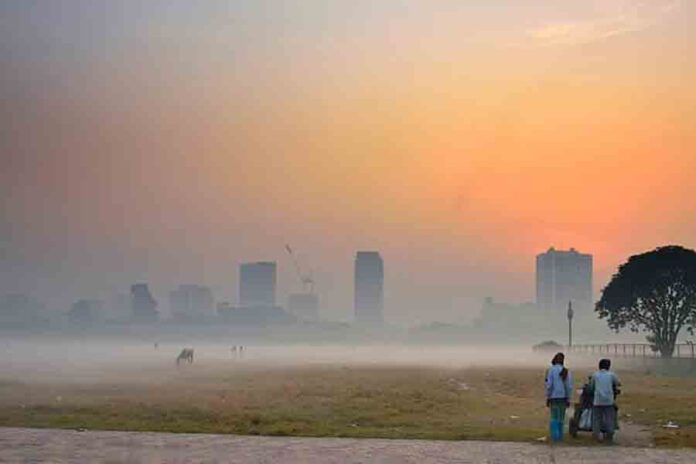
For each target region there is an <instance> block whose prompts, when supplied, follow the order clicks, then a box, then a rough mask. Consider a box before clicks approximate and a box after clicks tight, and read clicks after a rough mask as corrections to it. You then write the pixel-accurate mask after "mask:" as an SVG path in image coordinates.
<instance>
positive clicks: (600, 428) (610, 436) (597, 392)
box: [590, 359, 621, 443]
mask: <svg viewBox="0 0 696 464" xmlns="http://www.w3.org/2000/svg"><path fill="white" fill-rule="evenodd" d="M610 368H611V361H610V360H608V359H602V360H601V361H599V370H598V371H597V372H595V373H594V374H592V380H591V381H590V388H591V389H592V391H593V392H594V400H593V402H592V436H593V437H594V438H595V440H599V439H600V436H601V434H604V440H605V441H607V442H609V443H611V442H612V441H613V440H614V430H615V429H616V403H615V397H616V393H617V391H618V388H619V386H620V385H621V382H619V378H618V377H617V376H616V374H614V373H613V372H611V371H610V370H609V369H610Z"/></svg>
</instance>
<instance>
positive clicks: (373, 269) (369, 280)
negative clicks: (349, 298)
mask: <svg viewBox="0 0 696 464" xmlns="http://www.w3.org/2000/svg"><path fill="white" fill-rule="evenodd" d="M353 298H354V309H355V322H356V323H357V324H359V325H362V326H373V327H380V326H382V325H383V324H384V263H383V262H382V257H381V256H380V255H379V252H376V251H358V253H357V254H356V255H355V290H354V294H353Z"/></svg>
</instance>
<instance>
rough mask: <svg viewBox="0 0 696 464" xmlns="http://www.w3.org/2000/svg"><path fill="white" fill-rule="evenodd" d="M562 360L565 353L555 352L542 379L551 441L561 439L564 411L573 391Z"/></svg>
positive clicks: (568, 373)
mask: <svg viewBox="0 0 696 464" xmlns="http://www.w3.org/2000/svg"><path fill="white" fill-rule="evenodd" d="M564 362H565V355H564V354H563V353H556V355H555V356H554V357H553V359H552V360H551V367H549V368H548V369H547V371H546V379H545V381H544V386H545V392H546V406H547V407H548V408H549V435H550V438H551V441H552V442H556V441H561V440H563V428H564V424H565V413H566V409H567V408H568V406H570V397H571V394H572V392H573V380H572V378H571V376H570V372H569V371H568V369H566V368H565V366H564V365H563V364H564Z"/></svg>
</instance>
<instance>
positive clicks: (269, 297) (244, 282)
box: [239, 262, 276, 307]
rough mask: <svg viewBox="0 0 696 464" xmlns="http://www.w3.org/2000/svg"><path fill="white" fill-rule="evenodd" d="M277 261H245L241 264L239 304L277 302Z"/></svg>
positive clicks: (263, 304)
mask: <svg viewBox="0 0 696 464" xmlns="http://www.w3.org/2000/svg"><path fill="white" fill-rule="evenodd" d="M275 292H276V263H274V262H258V263H245V264H242V265H241V266H239V305H240V306H242V307H251V306H266V307H273V306H275V304H276V299H275Z"/></svg>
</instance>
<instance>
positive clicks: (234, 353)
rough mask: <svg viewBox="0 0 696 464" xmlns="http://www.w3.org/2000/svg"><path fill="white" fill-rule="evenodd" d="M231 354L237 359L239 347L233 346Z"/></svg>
mask: <svg viewBox="0 0 696 464" xmlns="http://www.w3.org/2000/svg"><path fill="white" fill-rule="evenodd" d="M230 352H231V353H232V358H236V357H237V345H232V348H230Z"/></svg>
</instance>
